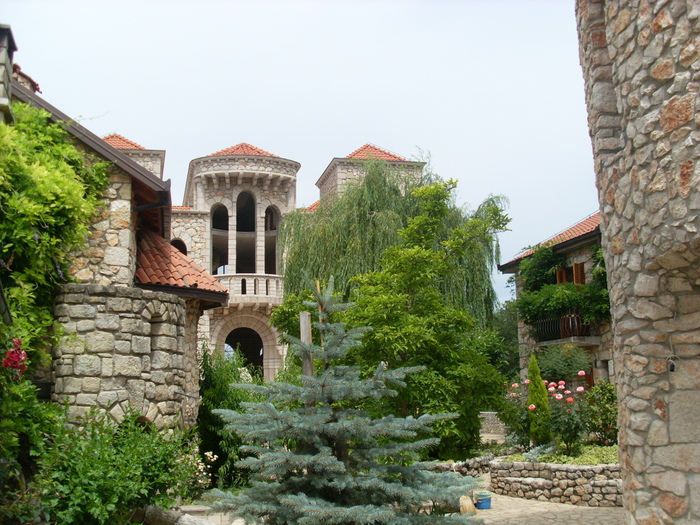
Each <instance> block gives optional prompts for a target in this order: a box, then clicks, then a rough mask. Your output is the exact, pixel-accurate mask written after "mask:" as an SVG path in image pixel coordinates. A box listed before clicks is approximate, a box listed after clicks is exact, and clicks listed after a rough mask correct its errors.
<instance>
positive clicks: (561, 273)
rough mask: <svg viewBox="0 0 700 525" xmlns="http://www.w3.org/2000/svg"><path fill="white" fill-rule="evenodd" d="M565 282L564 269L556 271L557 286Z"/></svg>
mask: <svg viewBox="0 0 700 525" xmlns="http://www.w3.org/2000/svg"><path fill="white" fill-rule="evenodd" d="M565 282H566V268H558V269H557V284H564V283H565Z"/></svg>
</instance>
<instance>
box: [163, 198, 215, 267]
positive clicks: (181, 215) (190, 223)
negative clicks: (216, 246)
mask: <svg viewBox="0 0 700 525" xmlns="http://www.w3.org/2000/svg"><path fill="white" fill-rule="evenodd" d="M210 223H211V214H210V213H209V210H204V211H201V210H178V209H174V210H173V211H172V222H171V224H172V229H171V235H170V238H171V240H174V239H179V240H181V241H182V242H184V243H185V246H186V247H187V256H188V257H189V258H190V259H192V260H193V261H195V262H196V263H197V264H199V265H200V266H202V268H205V269H207V268H209V267H210V264H211V262H210V261H211V253H210V252H211V248H210V240H209V231H210V230H209V226H210Z"/></svg>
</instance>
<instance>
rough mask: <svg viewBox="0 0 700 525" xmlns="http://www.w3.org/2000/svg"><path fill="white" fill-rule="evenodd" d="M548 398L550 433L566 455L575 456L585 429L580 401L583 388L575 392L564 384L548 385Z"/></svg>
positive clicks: (585, 421) (584, 412) (585, 420)
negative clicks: (562, 447)
mask: <svg viewBox="0 0 700 525" xmlns="http://www.w3.org/2000/svg"><path fill="white" fill-rule="evenodd" d="M549 390H550V392H551V391H552V390H554V391H553V392H552V395H551V396H550V398H549V403H550V411H551V414H552V432H553V434H554V435H555V436H556V437H557V439H558V440H559V441H560V442H561V444H563V445H564V449H565V452H566V454H575V453H576V452H577V451H578V449H579V448H580V445H581V439H582V438H583V436H584V432H585V430H586V427H587V411H586V404H585V402H582V401H581V399H580V398H581V395H582V394H581V393H582V392H583V387H578V388H577V389H576V392H573V391H570V390H567V389H566V382H565V381H559V382H558V383H554V382H552V383H550V384H549Z"/></svg>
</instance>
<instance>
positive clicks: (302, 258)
mask: <svg viewBox="0 0 700 525" xmlns="http://www.w3.org/2000/svg"><path fill="white" fill-rule="evenodd" d="M364 167H365V171H366V176H365V177H364V178H363V179H362V180H361V181H359V182H357V183H355V184H351V185H348V186H347V187H346V189H345V191H344V193H343V195H341V196H337V197H335V198H333V199H330V200H329V201H328V202H324V203H323V205H322V206H321V207H320V208H319V209H318V211H316V212H315V213H304V212H294V213H290V214H288V215H287V216H286V217H285V220H284V221H283V224H282V227H281V230H280V245H281V249H282V250H283V251H284V252H285V253H286V254H287V257H286V262H285V266H284V276H285V291H286V293H290V294H300V293H302V292H303V290H304V289H305V288H306V287H307V278H306V276H308V275H313V276H315V277H317V278H320V279H321V280H322V281H327V280H328V278H329V277H330V276H331V275H332V276H333V277H334V279H335V282H336V289H337V290H338V291H339V292H340V293H342V294H343V295H344V296H345V297H349V294H350V291H351V284H350V281H351V279H352V278H353V277H355V276H357V275H361V274H364V273H367V272H370V271H374V270H377V269H378V268H379V267H380V262H381V259H382V257H383V254H384V252H385V250H386V249H388V248H390V247H392V246H395V245H397V244H399V243H400V242H401V241H402V238H401V236H400V235H399V231H400V230H402V229H403V228H405V227H406V226H407V225H408V222H409V220H410V219H411V218H414V217H416V215H418V214H419V213H421V205H422V203H421V200H422V197H421V196H420V195H419V194H416V193H414V191H413V190H414V189H416V188H421V187H423V186H426V185H429V184H430V183H432V182H433V181H436V180H437V181H439V179H438V178H437V176H436V175H434V174H431V173H427V174H425V175H424V177H423V180H421V181H416V180H415V178H414V176H413V175H411V176H409V175H406V174H405V173H403V172H401V171H392V170H391V168H390V167H389V166H388V165H387V163H386V162H380V161H367V162H366V164H365V166H364ZM503 201H504V199H503V198H501V197H489V198H488V199H486V200H485V201H484V203H482V204H481V206H479V207H478V208H477V209H476V210H475V211H473V212H467V211H466V210H464V209H462V208H460V207H458V206H456V205H455V203H454V199H453V198H452V194H450V196H449V198H448V199H447V201H446V206H444V210H443V211H442V213H441V219H440V222H439V223H438V224H434V225H432V230H431V231H432V232H433V234H432V237H431V239H430V240H429V242H430V244H431V245H432V246H433V248H435V249H437V248H438V247H440V246H441V243H443V242H446V241H447V240H448V238H449V237H450V236H453V235H454V232H455V231H458V230H459V231H465V233H467V232H468V230H469V229H470V228H473V227H475V226H476V225H477V224H479V223H480V222H482V223H485V224H487V223H491V222H493V220H494V217H495V216H499V217H502V215H501V208H502V207H503ZM504 226H505V224H504ZM469 233H471V232H469ZM473 238H474V239H477V238H478V243H476V244H474V245H473V246H472V247H471V249H469V250H464V251H458V250H453V251H452V253H451V264H449V265H446V266H445V267H444V268H443V271H445V272H447V273H446V275H445V279H442V280H441V281H440V283H439V286H440V290H441V292H442V293H443V295H444V297H445V299H446V301H447V303H448V304H450V305H451V306H453V307H455V308H459V309H462V310H468V311H469V312H470V313H471V314H472V315H473V316H474V317H475V318H476V319H477V320H478V321H480V322H486V321H487V320H488V319H490V317H491V314H492V312H493V309H494V305H495V304H496V294H495V292H494V290H493V285H492V281H491V273H492V271H493V268H494V265H495V263H496V262H497V261H498V259H499V250H498V243H497V240H496V238H495V236H493V235H488V236H486V235H482V236H478V237H473Z"/></svg>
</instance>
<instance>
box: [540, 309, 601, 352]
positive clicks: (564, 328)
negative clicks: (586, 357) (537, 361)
mask: <svg viewBox="0 0 700 525" xmlns="http://www.w3.org/2000/svg"><path fill="white" fill-rule="evenodd" d="M530 336H531V337H532V338H533V339H534V340H535V341H536V342H537V343H538V346H549V345H552V344H559V343H564V342H573V343H577V344H579V345H581V346H596V345H598V344H600V337H599V336H600V334H599V333H598V327H597V326H596V325H595V324H592V323H588V322H586V321H584V320H583V317H581V315H580V314H579V313H578V312H576V311H572V312H569V313H567V314H564V315H562V316H560V317H556V318H553V319H540V320H537V321H535V322H534V323H532V324H531V325H530Z"/></svg>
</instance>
